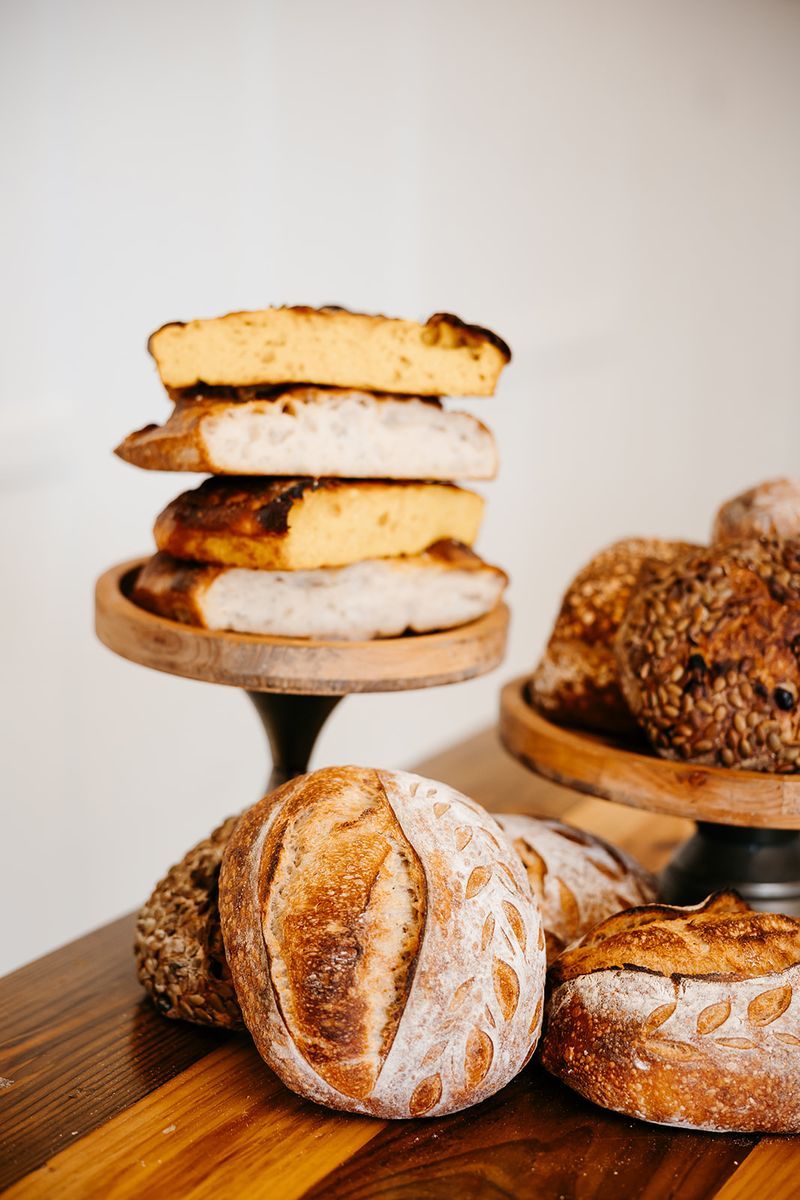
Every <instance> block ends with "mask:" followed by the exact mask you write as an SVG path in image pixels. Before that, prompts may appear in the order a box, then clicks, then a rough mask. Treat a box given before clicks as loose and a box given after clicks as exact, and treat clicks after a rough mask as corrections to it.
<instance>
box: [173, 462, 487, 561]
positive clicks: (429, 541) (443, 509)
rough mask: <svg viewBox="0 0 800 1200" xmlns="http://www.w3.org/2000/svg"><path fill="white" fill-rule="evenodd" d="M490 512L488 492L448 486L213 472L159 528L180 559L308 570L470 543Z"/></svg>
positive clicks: (177, 504) (186, 494)
mask: <svg viewBox="0 0 800 1200" xmlns="http://www.w3.org/2000/svg"><path fill="white" fill-rule="evenodd" d="M482 515H483V499H482V498H481V497H480V496H478V495H477V494H476V493H475V492H468V491H466V490H465V489H464V488H458V487H455V486H454V485H453V484H448V483H384V482H380V481H375V480H359V481H356V482H350V481H349V480H342V479H307V478H306V479H257V478H254V479H251V478H247V477H245V476H241V477H230V478H217V477H212V478H211V479H207V480H206V481H205V482H204V483H202V484H201V485H200V487H198V488H195V489H194V490H192V491H189V492H184V493H183V495H181V496H178V498H177V499H176V500H173V501H172V503H171V504H169V505H167V507H166V508H165V509H164V511H163V512H162V513H161V514H160V515H159V517H158V518H157V519H156V524H155V528H154V534H155V540H156V545H157V546H158V548H159V550H163V551H165V552H166V553H167V554H172V555H174V557H175V558H185V559H189V560H194V561H197V562H206V563H219V564H221V565H223V566H230V567H253V568H255V569H265V570H275V571H280V570H286V571H304V570H314V569H315V568H316V567H339V566H345V565H347V564H348V563H354V562H361V561H363V560H364V559H367V558H392V557H394V556H396V555H398V554H421V553H422V552H423V551H424V550H427V548H428V547H429V546H432V545H433V543H434V542H438V541H441V540H442V539H446V538H453V539H455V540H456V541H458V542H463V543H464V544H465V545H466V546H470V545H472V543H473V541H474V540H475V538H476V536H477V533H478V528H479V526H480V522H481V517H482Z"/></svg>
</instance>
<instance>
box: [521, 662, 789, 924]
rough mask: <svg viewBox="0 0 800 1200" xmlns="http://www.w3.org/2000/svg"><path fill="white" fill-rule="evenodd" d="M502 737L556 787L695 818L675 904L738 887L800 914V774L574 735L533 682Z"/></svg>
mask: <svg viewBox="0 0 800 1200" xmlns="http://www.w3.org/2000/svg"><path fill="white" fill-rule="evenodd" d="M500 737H501V740H502V742H503V745H504V746H505V747H506V749H507V750H508V751H509V752H510V753H511V754H513V755H514V757H515V758H517V759H519V760H520V762H522V763H523V764H524V765H525V766H527V767H529V768H530V769H531V770H532V771H535V772H537V774H539V775H542V776H544V777H545V778H546V779H550V780H552V781H553V782H554V783H560V784H562V785H563V786H564V787H568V788H572V789H574V790H575V791H579V792H585V793H586V794H588V795H590V796H599V797H600V798H601V799H603V800H612V801H615V802H616V803H618V804H627V805H630V806H632V807H634V808H643V809H647V810H648V811H650V812H657V813H666V814H669V815H671V816H678V817H689V818H691V819H692V820H694V821H696V822H697V832H696V833H695V834H694V836H693V837H692V838H690V839H689V841H688V842H686V843H685V844H684V845H683V846H681V847H680V848H679V849H678V850H677V852H676V853H675V855H674V856H673V858H672V859H671V861H670V862H669V863H668V864H667V866H666V867H665V868H664V871H663V872H662V874H661V878H660V890H661V895H662V897H663V899H664V900H666V901H668V902H669V903H672V904H696V903H697V902H698V901H700V900H702V899H704V898H705V897H706V896H707V895H708V894H709V893H710V892H714V891H719V890H720V889H721V888H726V887H733V888H735V889H736V890H737V891H738V892H739V893H740V894H741V895H742V896H743V897H744V899H745V900H747V901H748V903H749V904H751V905H752V907H753V908H757V909H761V910H764V911H768V912H782V913H787V914H789V915H790V916H800V833H798V832H797V830H800V775H771V774H767V773H766V772H759V771H737V770H733V769H729V768H726V767H704V766H698V765H697V764H696V763H687V762H672V761H671V760H669V759H664V758H659V757H657V756H656V755H655V754H653V753H652V752H651V751H650V750H649V749H648V748H647V746H646V745H645V744H644V743H632V742H630V743H629V742H623V741H622V740H621V739H616V738H612V737H606V736H604V735H601V734H593V733H587V732H584V731H582V730H577V729H566V728H564V727H563V726H560V725H555V724H553V722H552V721H549V720H547V718H546V717H543V716H542V714H541V713H539V712H537V710H536V709H535V708H534V707H533V705H532V704H531V703H530V700H529V698H528V679H527V677H523V678H521V679H515V680H513V681H512V682H511V683H509V684H507V685H506V686H505V687H504V688H503V691H502V694H501V700H500Z"/></svg>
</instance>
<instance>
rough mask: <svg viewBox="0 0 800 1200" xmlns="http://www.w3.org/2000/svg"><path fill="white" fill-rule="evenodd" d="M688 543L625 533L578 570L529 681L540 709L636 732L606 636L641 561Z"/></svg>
mask: <svg viewBox="0 0 800 1200" xmlns="http://www.w3.org/2000/svg"><path fill="white" fill-rule="evenodd" d="M688 548H689V547H688V546H687V545H686V544H685V543H683V542H668V541H662V540H660V539H658V538H625V539H623V540H622V541H619V542H614V543H613V545H611V546H607V547H606V548H605V549H604V550H601V551H600V553H599V554H596V555H595V556H594V558H592V559H591V560H590V561H589V562H588V563H587V564H586V566H585V567H583V568H582V570H580V571H579V572H578V574H577V575H576V576H575V578H574V579H573V581H572V583H571V584H570V585H569V587H568V588H567V590H566V592H565V594H564V598H563V600H562V602H561V609H560V612H559V614H558V617H557V619H556V623H555V626H554V627H553V632H552V634H551V635H550V640H549V642H548V643H547V648H546V650H545V652H544V654H543V655H542V658H541V660H540V662H539V665H538V666H537V668H536V670H535V671H534V673H533V677H532V679H531V682H530V695H531V700H532V702H533V703H534V705H535V706H536V707H537V708H538V709H539V710H540V711H541V712H542V713H544V714H545V716H548V717H550V718H551V719H552V720H554V721H556V722H558V723H560V724H564V725H577V726H580V727H583V728H587V729H599V730H603V731H605V732H608V733H622V734H632V733H637V732H638V730H637V726H636V722H635V721H634V720H633V718H632V716H631V714H630V711H629V710H628V706H627V704H626V703H625V698H624V697H623V695H622V691H621V688H620V682H619V671H618V667H617V662H616V659H615V656H614V639H615V637H616V634H617V630H618V629H619V626H620V623H621V621H622V618H623V616H624V615H625V610H626V608H627V606H628V601H629V600H630V597H631V594H632V592H633V590H634V587H635V585H636V581H637V579H638V577H639V572H640V571H641V569H642V566H643V564H644V563H645V562H646V561H647V560H648V559H651V558H653V559H657V560H660V561H666V562H669V561H671V560H672V559H673V558H674V557H675V556H676V555H677V554H680V553H682V552H683V551H684V550H686V549H688Z"/></svg>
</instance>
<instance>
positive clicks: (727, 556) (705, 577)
mask: <svg viewBox="0 0 800 1200" xmlns="http://www.w3.org/2000/svg"><path fill="white" fill-rule="evenodd" d="M799 652H800V541H787V542H777V541H766V540H764V541H761V542H756V541H751V542H741V543H731V544H726V545H721V546H712V547H710V548H708V549H697V550H690V551H687V552H686V553H684V554H683V555H681V556H680V557H679V558H677V559H676V560H675V561H674V562H671V563H650V564H648V566H647V568H646V570H645V572H644V573H643V575H642V578H641V579H640V582H639V585H638V586H637V588H636V592H635V594H634V596H633V597H632V599H631V602H630V604H629V606H628V610H627V613H626V615H625V619H624V621H623V624H622V627H621V629H620V632H619V635H618V638H617V658H618V662H619V664H620V678H621V680H622V686H623V689H624V693H625V698H626V700H627V701H628V704H629V706H630V709H631V711H632V713H633V714H634V716H635V717H636V718H637V720H638V721H639V723H640V725H641V726H642V728H643V729H644V731H645V733H646V734H647V736H648V738H649V739H650V741H651V743H652V744H653V746H654V747H655V749H656V750H657V752H658V753H659V754H661V755H663V756H664V757H667V758H678V757H682V758H685V759H689V760H691V761H692V762H701V763H709V764H719V765H723V766H729V767H743V768H748V769H751V770H762V771H794V770H796V769H797V763H798V759H799V758H800V710H798V704H797V700H798V694H799V691H798V689H800V662H799V661H798V653H799Z"/></svg>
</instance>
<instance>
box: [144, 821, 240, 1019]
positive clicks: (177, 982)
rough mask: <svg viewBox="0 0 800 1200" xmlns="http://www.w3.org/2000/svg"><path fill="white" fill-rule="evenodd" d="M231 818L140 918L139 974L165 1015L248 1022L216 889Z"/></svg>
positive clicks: (172, 875)
mask: <svg viewBox="0 0 800 1200" xmlns="http://www.w3.org/2000/svg"><path fill="white" fill-rule="evenodd" d="M238 819H239V818H238V817H229V818H228V820H227V821H225V822H224V823H223V824H222V825H220V826H219V828H218V829H215V830H214V832H213V833H212V834H211V836H210V837H207V838H205V839H204V840H203V841H202V842H200V843H198V845H196V846H194V847H193V848H192V849H191V850H190V851H189V853H188V854H186V855H185V856H184V858H182V859H181V861H180V862H179V863H177V864H176V865H175V866H174V867H172V869H171V870H170V871H169V872H168V873H167V875H166V876H165V877H164V879H162V880H161V882H160V883H159V884H158V886H157V887H156V889H155V891H154V892H153V894H152V896H151V897H150V899H149V900H148V901H147V903H146V904H145V905H144V907H143V908H142V910H141V912H140V913H139V915H138V917H137V919H136V935H135V939H134V952H135V955H136V973H137V975H138V976H139V981H140V982H141V984H142V985H143V986H144V988H145V990H146V991H147V993H148V995H149V996H151V997H152V999H153V1001H154V1003H155V1004H156V1006H157V1008H158V1009H159V1011H160V1012H161V1013H163V1015H164V1016H165V1017H179V1018H181V1019H182V1020H185V1021H194V1022H196V1023H197V1024H199V1025H217V1026H219V1027H220V1028H222V1029H241V1028H243V1026H244V1022H243V1020H242V1014H241V1011H240V1009H239V1002H238V1001H237V999H236V992H235V991H234V987H233V981H232V980H231V974H230V971H229V970H228V963H227V960H226V958H225V949H224V946H223V944H222V931H221V929H220V923H219V908H218V905H217V889H218V883H219V867H220V863H221V861H222V852H223V850H224V849H225V847H226V845H227V844H228V839H229V838H230V835H231V834H232V833H233V830H234V828H235V826H236V822H237V821H238Z"/></svg>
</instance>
